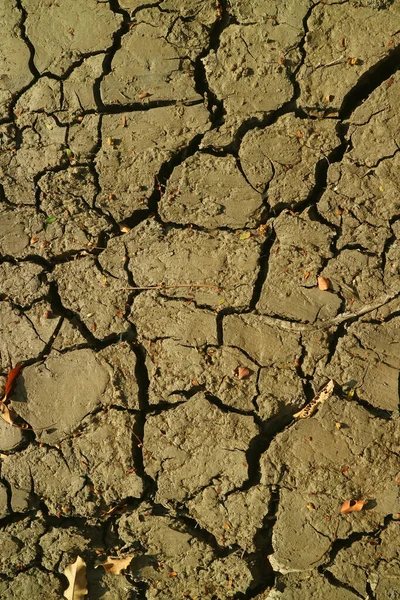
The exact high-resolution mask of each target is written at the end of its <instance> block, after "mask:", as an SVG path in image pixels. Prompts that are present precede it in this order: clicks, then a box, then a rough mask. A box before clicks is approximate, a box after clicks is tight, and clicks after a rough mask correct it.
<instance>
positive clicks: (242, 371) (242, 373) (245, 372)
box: [237, 367, 251, 380]
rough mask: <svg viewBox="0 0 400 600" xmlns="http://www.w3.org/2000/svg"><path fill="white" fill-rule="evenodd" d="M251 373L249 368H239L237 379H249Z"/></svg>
mask: <svg viewBox="0 0 400 600" xmlns="http://www.w3.org/2000/svg"><path fill="white" fill-rule="evenodd" d="M250 373H251V371H250V369H248V368H247V367H238V368H237V378H238V379H240V380H242V379H246V377H249V376H250Z"/></svg>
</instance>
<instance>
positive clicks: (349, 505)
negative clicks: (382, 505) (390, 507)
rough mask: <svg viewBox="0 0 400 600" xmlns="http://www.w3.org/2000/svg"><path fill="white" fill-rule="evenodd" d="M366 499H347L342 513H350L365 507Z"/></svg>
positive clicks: (341, 510)
mask: <svg viewBox="0 0 400 600" xmlns="http://www.w3.org/2000/svg"><path fill="white" fill-rule="evenodd" d="M365 503H366V500H346V502H344V503H343V504H342V507H341V509H340V512H341V514H342V515H347V514H348V513H351V512H354V511H359V510H362V509H363V508H364V505H365Z"/></svg>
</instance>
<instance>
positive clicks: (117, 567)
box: [98, 556, 133, 575]
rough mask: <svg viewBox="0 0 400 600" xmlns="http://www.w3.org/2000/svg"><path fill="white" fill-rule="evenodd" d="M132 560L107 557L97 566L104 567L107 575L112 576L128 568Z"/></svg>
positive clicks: (130, 557) (127, 557)
mask: <svg viewBox="0 0 400 600" xmlns="http://www.w3.org/2000/svg"><path fill="white" fill-rule="evenodd" d="M132 558H133V556H126V557H125V558H117V557H115V556H107V560H106V561H105V562H104V563H101V564H100V565H98V566H99V567H104V570H105V571H107V573H111V574H112V575H119V574H120V573H121V571H123V570H124V569H126V568H127V567H129V565H130V564H131V561H132Z"/></svg>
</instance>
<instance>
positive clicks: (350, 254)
mask: <svg viewBox="0 0 400 600" xmlns="http://www.w3.org/2000/svg"><path fill="white" fill-rule="evenodd" d="M381 267H382V261H381V259H380V257H379V258H378V257H374V256H371V254H370V253H368V254H367V253H365V254H364V253H362V252H360V250H342V251H341V252H340V253H339V254H338V256H336V257H335V258H332V259H331V260H330V261H329V262H328V263H327V265H326V267H325V268H324V269H323V271H321V275H322V276H323V277H326V278H328V280H329V284H330V289H331V290H332V291H333V292H335V293H338V292H339V293H340V294H341V296H342V297H343V298H344V299H345V306H344V312H357V310H360V309H362V308H363V307H364V306H365V305H368V304H369V303H371V302H373V301H376V300H377V299H378V298H380V297H383V296H385V294H386V293H388V292H389V289H388V288H387V287H386V286H385V285H384V282H383V272H382V270H381Z"/></svg>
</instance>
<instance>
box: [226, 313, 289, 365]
mask: <svg viewBox="0 0 400 600" xmlns="http://www.w3.org/2000/svg"><path fill="white" fill-rule="evenodd" d="M271 321H272V320H270V319H268V318H265V317H262V316H260V315H251V314H249V315H227V316H226V317H225V318H224V344H225V345H228V346H236V347H237V348H242V350H244V351H245V352H246V354H248V355H249V356H250V357H251V358H252V360H254V361H255V362H257V363H258V364H260V365H261V366H265V367H269V366H275V367H278V368H281V369H283V368H287V367H288V366H289V365H294V362H295V360H296V357H297V356H299V354H300V344H299V339H300V338H299V334H298V333H296V332H294V331H293V332H291V331H287V330H282V329H280V328H279V327H277V326H275V325H271Z"/></svg>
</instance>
